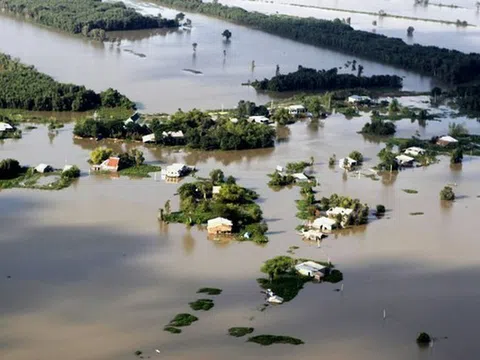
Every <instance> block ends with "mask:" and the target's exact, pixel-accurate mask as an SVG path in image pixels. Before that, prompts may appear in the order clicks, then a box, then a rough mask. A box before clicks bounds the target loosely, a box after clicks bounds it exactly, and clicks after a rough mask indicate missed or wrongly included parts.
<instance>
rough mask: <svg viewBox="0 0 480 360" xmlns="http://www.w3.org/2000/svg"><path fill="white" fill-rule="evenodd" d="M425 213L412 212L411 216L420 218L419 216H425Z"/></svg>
mask: <svg viewBox="0 0 480 360" xmlns="http://www.w3.org/2000/svg"><path fill="white" fill-rule="evenodd" d="M423 214H424V213H423V212H421V211H417V212H411V213H410V215H412V216H418V215H423Z"/></svg>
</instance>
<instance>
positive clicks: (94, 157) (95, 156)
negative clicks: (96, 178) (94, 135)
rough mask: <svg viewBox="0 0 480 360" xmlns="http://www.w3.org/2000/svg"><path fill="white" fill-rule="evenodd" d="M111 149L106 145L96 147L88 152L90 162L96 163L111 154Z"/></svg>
mask: <svg viewBox="0 0 480 360" xmlns="http://www.w3.org/2000/svg"><path fill="white" fill-rule="evenodd" d="M112 154H113V150H112V149H109V148H106V147H103V146H101V147H97V148H95V149H94V150H93V151H92V152H91V153H90V161H91V163H92V164H95V165H98V164H101V163H102V162H104V161H105V160H107V159H108V158H109V157H110V156H112Z"/></svg>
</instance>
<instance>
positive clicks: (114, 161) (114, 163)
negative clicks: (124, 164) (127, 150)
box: [105, 156, 120, 168]
mask: <svg viewBox="0 0 480 360" xmlns="http://www.w3.org/2000/svg"><path fill="white" fill-rule="evenodd" d="M119 163H120V158H119V157H116V156H112V157H109V158H108V160H107V161H106V163H105V166H108V167H112V168H116V167H118V164H119Z"/></svg>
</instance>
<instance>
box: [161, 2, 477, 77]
mask: <svg viewBox="0 0 480 360" xmlns="http://www.w3.org/2000/svg"><path fill="white" fill-rule="evenodd" d="M156 2H158V3H161V4H164V5H167V6H171V7H174V8H177V9H182V10H185V11H189V12H198V13H202V14H206V15H210V16H215V17H218V18H221V19H225V20H228V21H232V22H235V23H237V24H241V25H245V26H249V27H252V28H254V29H259V30H262V31H265V32H269V33H272V34H275V35H278V36H282V37H285V38H288V39H292V40H295V41H300V42H303V43H306V44H311V45H314V46H319V47H326V48H330V49H333V50H338V51H342V52H344V53H349V54H354V55H357V56H362V57H364V58H367V59H371V60H373V61H378V62H381V63H385V64H389V65H393V66H398V67H401V68H403V69H407V70H411V71H415V72H418V73H422V74H425V75H429V76H433V77H436V78H438V79H441V80H443V81H444V82H446V83H450V84H460V83H464V82H468V81H471V80H474V79H476V78H478V77H480V54H476V53H470V54H465V53H462V52H460V51H456V50H449V49H444V48H439V47H436V46H423V45H419V44H414V45H408V44H406V43H405V42H404V41H403V40H401V39H398V38H391V37H387V36H384V35H380V34H375V33H372V32H367V31H361V30H354V29H353V28H352V27H351V26H349V25H348V24H345V23H342V21H341V20H339V19H336V20H334V21H329V20H321V19H314V18H299V17H293V16H285V15H265V14H261V13H258V12H248V11H246V10H244V9H241V8H239V7H228V6H225V5H221V4H219V3H218V2H216V1H214V2H211V3H204V2H202V1H201V0H156Z"/></svg>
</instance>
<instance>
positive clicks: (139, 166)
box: [89, 146, 161, 177]
mask: <svg viewBox="0 0 480 360" xmlns="http://www.w3.org/2000/svg"><path fill="white" fill-rule="evenodd" d="M111 156H117V157H118V158H119V162H118V173H119V174H120V175H126V176H132V177H150V174H151V173H153V172H157V171H160V170H161V167H160V166H157V165H150V164H144V161H145V158H144V156H143V152H142V151H140V150H138V149H132V150H130V151H127V152H124V153H119V154H115V153H114V151H113V150H112V149H110V148H107V147H103V146H100V147H97V148H95V149H94V150H93V151H92V152H91V153H90V159H89V163H90V164H93V165H98V164H101V163H102V162H104V161H105V160H107V159H108V158H109V157H111Z"/></svg>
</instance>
